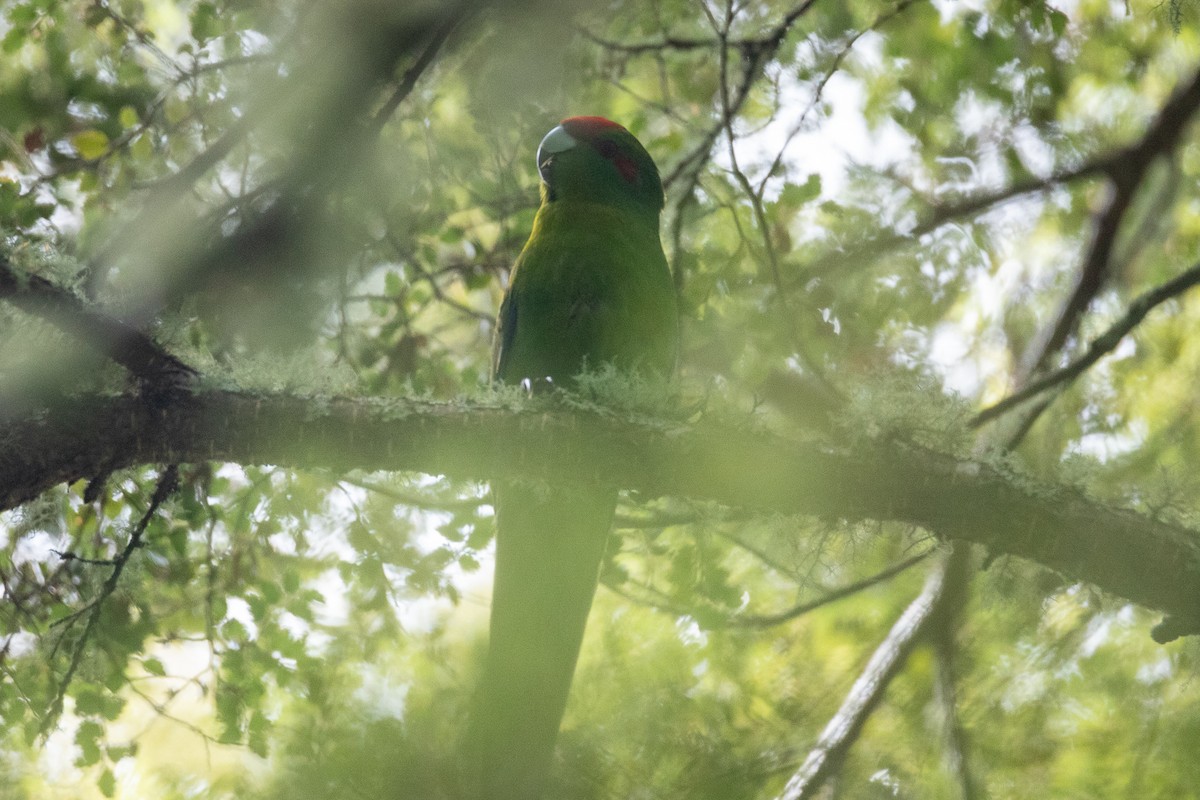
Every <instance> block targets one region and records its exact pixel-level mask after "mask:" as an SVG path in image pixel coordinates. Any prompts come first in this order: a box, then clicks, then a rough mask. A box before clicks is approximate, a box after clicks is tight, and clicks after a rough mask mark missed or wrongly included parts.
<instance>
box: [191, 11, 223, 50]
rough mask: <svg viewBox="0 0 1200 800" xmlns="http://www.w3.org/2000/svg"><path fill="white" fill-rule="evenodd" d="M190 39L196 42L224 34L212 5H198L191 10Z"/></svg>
mask: <svg viewBox="0 0 1200 800" xmlns="http://www.w3.org/2000/svg"><path fill="white" fill-rule="evenodd" d="M190 22H191V25H192V38H193V39H195V40H196V41H198V42H204V41H206V40H208V39H214V38H216V37H217V36H220V35H221V34H222V33H224V29H223V27H222V26H221V20H220V18H219V17H218V15H217V9H216V8H215V7H214V6H213V4H212V3H200V4H199V5H197V6H196V8H195V9H193V10H192V15H191V19H190Z"/></svg>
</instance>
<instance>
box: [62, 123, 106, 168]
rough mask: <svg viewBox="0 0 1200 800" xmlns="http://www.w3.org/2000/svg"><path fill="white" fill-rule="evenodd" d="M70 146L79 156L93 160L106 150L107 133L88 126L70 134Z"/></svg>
mask: <svg viewBox="0 0 1200 800" xmlns="http://www.w3.org/2000/svg"><path fill="white" fill-rule="evenodd" d="M71 146H72V147H74V148H75V152H77V153H79V157H80V158H83V159H86V160H88V161H93V160H95V159H97V158H100V156H102V155H104V154H105V153H107V152H108V135H107V134H105V133H104V131H98V130H96V129H95V128H89V129H87V130H85V131H80V132H79V133H77V134H75V135H74V136H72V137H71Z"/></svg>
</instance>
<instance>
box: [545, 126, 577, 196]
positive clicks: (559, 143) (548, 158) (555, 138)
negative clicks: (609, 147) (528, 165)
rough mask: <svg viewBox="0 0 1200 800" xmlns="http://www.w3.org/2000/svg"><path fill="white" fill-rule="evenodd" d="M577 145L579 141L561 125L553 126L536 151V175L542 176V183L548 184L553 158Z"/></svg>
mask: <svg viewBox="0 0 1200 800" xmlns="http://www.w3.org/2000/svg"><path fill="white" fill-rule="evenodd" d="M577 144H579V140H578V139H576V138H575V137H574V136H572V135H571V134H569V133H567V131H566V129H565V128H563V126H562V125H557V126H555V127H554V128H553V129H552V130H551V131H550V132H549V133H547V134H546V136H545V138H543V139H542V143H541V144H540V145H538V151H537V168H538V174H539V175H541V176H542V181H543V182H544V183H546V184H549V183H550V165H551V164H552V163H554V156H555V155H557V154H558V153H561V152H563V151H564V150H570V149H571V148H572V147H574V146H575V145H577Z"/></svg>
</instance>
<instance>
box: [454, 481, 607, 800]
mask: <svg viewBox="0 0 1200 800" xmlns="http://www.w3.org/2000/svg"><path fill="white" fill-rule="evenodd" d="M495 494H496V525H497V537H496V578H495V583H494V586H493V590H492V619H491V634H490V642H489V647H488V657H487V662H486V666H485V669H484V676H483V682H482V684H481V686H480V694H479V697H478V699H477V702H476V711H475V719H474V720H473V721H472V728H473V730H472V735H471V745H472V750H475V751H476V753H477V754H478V758H479V761H478V762H477V763H479V764H481V766H482V772H481V783H480V789H481V791H480V796H481V797H483V798H488V800H536V798H538V797H539V796H540V793H541V791H542V787H543V784H544V781H545V777H546V774H547V773H548V772H549V769H550V764H551V760H552V756H553V754H554V742H555V739H556V737H557V735H558V726H559V723H560V722H561V721H562V715H563V710H564V709H565V707H566V704H567V694H568V691H569V690H570V688H571V677H572V675H573V674H574V672H575V661H576V659H577V658H578V656H579V645H580V642H581V641H582V640H583V630H584V626H585V625H586V623H587V617H588V611H589V610H590V609H591V605H592V596H593V595H594V594H595V591H596V581H597V577H598V573H599V568H600V562H601V560H602V559H603V556H604V545H605V542H606V540H607V538H608V530H609V527H610V526H611V524H612V517H613V510H614V509H615V507H616V492H615V491H613V490H609V489H586V490H584V489H575V490H569V489H563V488H560V487H556V488H555V489H553V490H551V493H550V494H549V495H548V494H547V492H546V491H545V490H542V491H538V489H536V488H532V487H527V486H515V485H502V486H498V487H495Z"/></svg>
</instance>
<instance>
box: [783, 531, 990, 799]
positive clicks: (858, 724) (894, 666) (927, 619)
mask: <svg viewBox="0 0 1200 800" xmlns="http://www.w3.org/2000/svg"><path fill="white" fill-rule="evenodd" d="M966 558H967V556H966V548H958V549H956V550H955V551H954V552H952V553H950V554H948V555H947V557H946V558H944V559H942V561H941V562H940V563H939V564H938V565H937V566H936V567H935V568H934V569H933V570H931V571H930V573H929V576H928V577H927V578H926V579H925V587H924V588H923V589H922V590H921V593H920V594H919V595H918V596H917V598H916V599H915V600H913V601H912V603H911V604H909V606H908V608H907V609H905V611H904V613H903V614H901V615H900V618H899V619H898V620H896V623H895V624H894V625H893V626H892V629H891V631H889V632H888V635H887V637H886V638H884V640H883V642H881V643H880V645H879V647H877V648H876V649H875V652H874V654H872V656H871V660H870V661H868V662H867V666H866V668H864V669H863V671H862V674H861V675H859V676H858V679H857V680H856V681H855V682H854V686H853V687H852V688H851V689H850V693H849V694H848V695H847V696H846V699H845V700H844V701H843V702H842V706H841V708H839V709H838V710H837V713H836V714H834V715H833V717H832V718H831V719H830V720H829V723H828V724H827V725H826V726H825V730H824V731H822V732H821V736H820V737H819V738H818V739H817V744H816V746H814V747H813V749H812V750H810V751H809V753H808V757H807V758H806V759H805V760H804V763H803V764H802V765H801V766H800V769H798V770H797V771H796V773H795V774H794V775H793V776H792V777H791V779H790V780H789V781H788V782H787V785H786V786H785V787H784V789H783V792H782V794H780V795H779V800H804V798H811V797H814V796H815V795H816V792H817V791H818V790H819V789H820V788H821V786H822V785H823V784H824V783H825V781H826V780H827V779H828V778H829V776H830V775H832V774H833V773H835V772H836V771H837V770H838V769H839V768H840V767H841V764H842V761H843V760H844V759H845V757H846V754H847V753H848V752H849V750H850V747H851V745H853V744H854V742H855V741H856V740H857V739H858V734H859V732H860V731H861V730H862V726H863V725H864V724H865V723H866V721H867V718H868V717H869V716H870V714H871V712H872V711H873V710H874V708H875V706H877V705H878V704H879V701H880V700H881V699H882V698H883V693H884V691H885V690H886V689H887V686H888V684H889V683H891V680H892V678H894V677H895V676H896V675H897V674H898V673H899V672H900V670H901V669H902V668H903V666H904V664H905V662H906V661H907V660H908V656H909V654H910V653H911V652H912V651H913V648H914V647H915V646H916V645H917V643H918V641H919V640H920V637H921V636H922V635H923V634H925V633H926V632H927V631H928V630H929V628H930V624H931V622H933V621H935V620H937V619H938V613H939V611H940V610H942V606H943V605H944V604H945V601H946V598H948V597H953V594H952V593H947V592H946V587H947V583H948V581H949V580H950V573H951V572H952V571H954V570H956V569H961V568H962V567H961V565H960V564H956V563H955V562H963V561H965V560H966Z"/></svg>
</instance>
